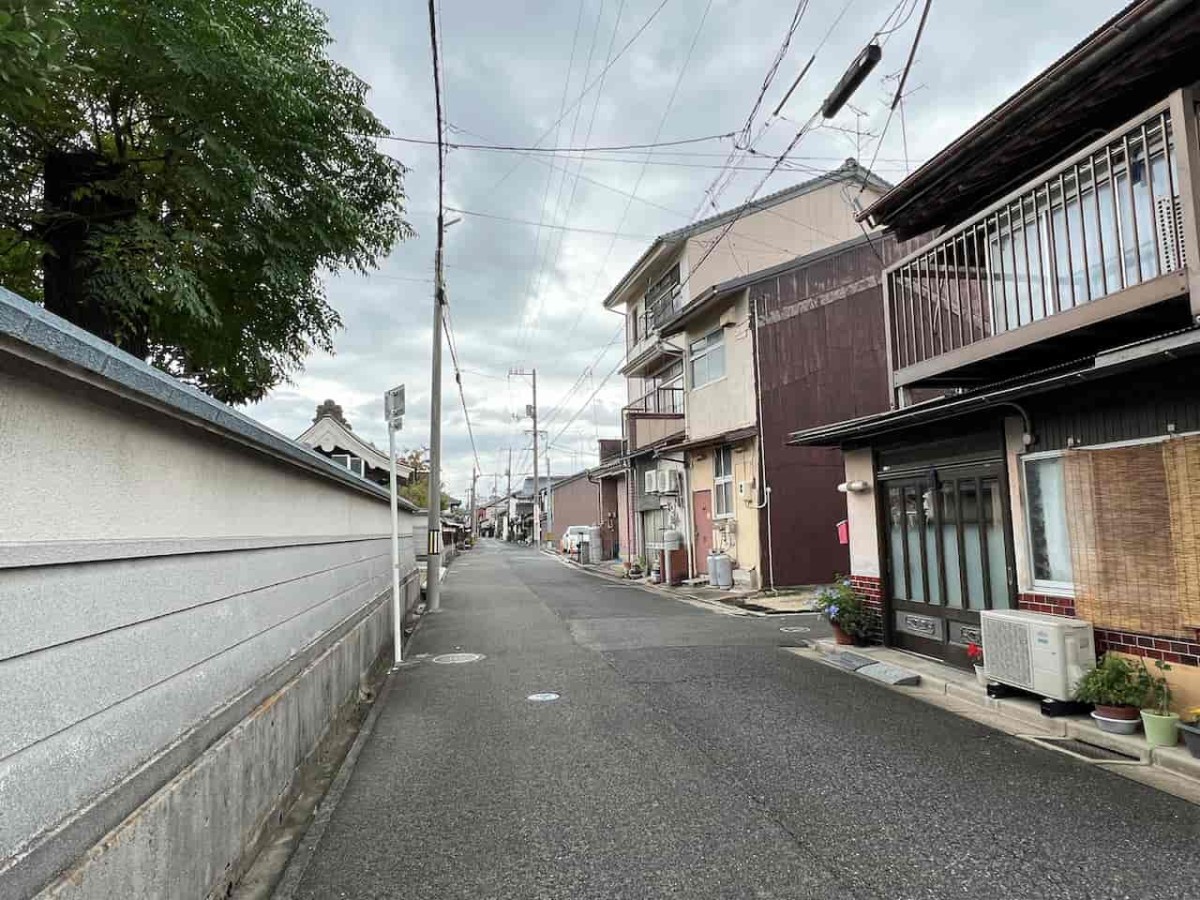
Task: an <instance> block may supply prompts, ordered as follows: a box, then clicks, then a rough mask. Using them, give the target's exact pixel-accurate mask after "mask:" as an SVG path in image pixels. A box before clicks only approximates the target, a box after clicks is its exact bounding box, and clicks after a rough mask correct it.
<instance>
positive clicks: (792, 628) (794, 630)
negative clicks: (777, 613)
mask: <svg viewBox="0 0 1200 900" xmlns="http://www.w3.org/2000/svg"><path fill="white" fill-rule="evenodd" d="M779 630H780V631H782V632H783V633H784V634H805V633H807V632H809V631H812V629H811V628H809V627H808V626H807V625H784V626H783V627H782V628H780V629H779Z"/></svg>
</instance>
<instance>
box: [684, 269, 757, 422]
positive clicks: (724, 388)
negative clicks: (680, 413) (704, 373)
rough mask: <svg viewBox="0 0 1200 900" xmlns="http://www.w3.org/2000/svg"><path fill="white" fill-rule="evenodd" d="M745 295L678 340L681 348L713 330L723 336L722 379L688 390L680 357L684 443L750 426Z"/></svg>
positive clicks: (750, 348)
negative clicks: (685, 432) (723, 362)
mask: <svg viewBox="0 0 1200 900" xmlns="http://www.w3.org/2000/svg"><path fill="white" fill-rule="evenodd" d="M748 297H749V295H748V293H747V292H746V291H741V292H740V293H738V295H737V299H736V300H735V301H734V302H733V303H731V304H730V305H729V306H727V307H726V308H725V309H724V310H718V311H715V312H713V313H712V314H710V315H706V316H704V317H703V318H701V319H697V320H696V321H695V322H693V323H691V324H690V325H689V326H688V328H687V331H686V332H685V333H684V334H683V335H681V336H680V338H679V343H680V344H682V345H683V346H685V347H688V346H690V345H691V342H692V341H695V340H698V339H700V338H702V337H704V336H705V335H706V334H708V333H709V332H711V331H712V330H713V329H715V328H722V330H723V332H724V335H725V377H724V378H721V379H718V380H716V381H712V382H709V383H708V384H706V385H703V386H702V387H699V388H695V387H693V386H692V373H691V366H690V365H689V357H687V356H685V357H684V367H685V373H684V384H685V385H686V386H687V393H686V395H685V403H684V407H685V411H686V416H685V420H686V422H687V436H688V440H697V439H699V438H705V437H711V436H712V435H715V434H721V433H722V432H725V431H732V430H734V429H736V428H744V427H747V426H750V425H754V424H755V423H756V422H757V421H758V409H757V406H756V403H755V393H754V341H753V338H752V336H751V334H750V310H749V299H748ZM723 322H724V323H726V324H724V325H723V324H722V323H723Z"/></svg>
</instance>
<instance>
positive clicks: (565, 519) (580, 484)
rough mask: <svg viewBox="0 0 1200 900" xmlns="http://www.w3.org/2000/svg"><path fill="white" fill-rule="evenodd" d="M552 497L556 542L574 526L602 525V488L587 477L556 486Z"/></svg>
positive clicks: (582, 476) (583, 476)
mask: <svg viewBox="0 0 1200 900" xmlns="http://www.w3.org/2000/svg"><path fill="white" fill-rule="evenodd" d="M550 497H551V500H550V502H551V504H552V507H553V511H554V539H555V540H558V539H559V538H561V537H562V535H563V533H564V532H565V531H566V530H567V529H568V528H570V527H571V526H572V525H599V524H600V487H599V485H596V484H593V483H592V482H590V481H588V479H587V476H586V475H580V476H579V477H578V478H573V479H571V480H570V481H567V482H563V483H560V484H556V485H554V490H553V491H551V494H550Z"/></svg>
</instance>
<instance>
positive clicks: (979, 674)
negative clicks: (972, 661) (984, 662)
mask: <svg viewBox="0 0 1200 900" xmlns="http://www.w3.org/2000/svg"><path fill="white" fill-rule="evenodd" d="M975 680H976V681H977V682H979V686H980V687H987V685H988V679H987V675H985V674H983V666H976V667H975Z"/></svg>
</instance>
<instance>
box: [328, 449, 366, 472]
mask: <svg viewBox="0 0 1200 900" xmlns="http://www.w3.org/2000/svg"><path fill="white" fill-rule="evenodd" d="M333 461H334V462H335V463H337V464H338V465H339V466H344V467H345V468H347V469H349V470H350V471H351V472H353V473H354V474H355V475H360V476H363V475H364V471H365V467H364V465H363V461H362V460H361V459H359V458H358V457H357V456H351V455H350V454H349V453H335V454H333Z"/></svg>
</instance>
